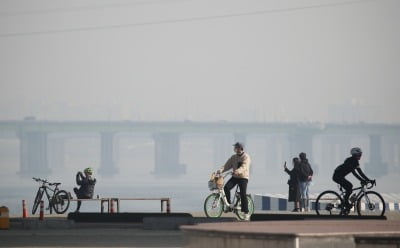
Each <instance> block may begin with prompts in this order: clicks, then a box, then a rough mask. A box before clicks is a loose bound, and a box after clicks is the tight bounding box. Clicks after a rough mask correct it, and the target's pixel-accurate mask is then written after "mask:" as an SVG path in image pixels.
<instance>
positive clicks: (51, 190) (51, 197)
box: [32, 177, 70, 214]
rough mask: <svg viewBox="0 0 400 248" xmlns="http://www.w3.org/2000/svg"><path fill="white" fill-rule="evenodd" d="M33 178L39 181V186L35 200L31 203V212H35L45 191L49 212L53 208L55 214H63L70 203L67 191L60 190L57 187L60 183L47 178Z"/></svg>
mask: <svg viewBox="0 0 400 248" xmlns="http://www.w3.org/2000/svg"><path fill="white" fill-rule="evenodd" d="M33 180H35V181H36V182H39V183H40V186H39V189H38V191H37V193H36V197H35V201H34V203H33V207H32V214H35V213H36V210H37V208H38V207H39V204H40V202H41V201H42V198H43V195H44V194H45V193H46V197H47V200H48V202H49V205H48V207H47V209H48V210H50V214H51V213H52V210H53V209H54V211H55V212H56V213H57V214H63V213H65V212H66V211H67V209H68V207H69V203H70V197H69V194H68V193H67V191H65V190H60V189H59V188H58V186H59V185H60V184H61V183H50V182H48V181H47V180H43V179H40V178H35V177H34V178H33Z"/></svg>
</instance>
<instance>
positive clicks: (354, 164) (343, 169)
mask: <svg viewBox="0 0 400 248" xmlns="http://www.w3.org/2000/svg"><path fill="white" fill-rule="evenodd" d="M356 171H357V172H358V173H357V172H356ZM350 173H352V174H353V175H354V176H355V177H356V178H357V179H358V180H360V181H364V180H366V181H369V178H368V177H367V176H366V175H365V174H364V173H363V172H362V170H361V168H360V163H359V162H358V159H357V158H356V157H349V158H347V159H346V160H345V161H344V163H343V164H341V165H339V166H338V167H336V169H335V173H334V177H335V178H339V179H340V178H344V177H345V176H347V175H348V174H350Z"/></svg>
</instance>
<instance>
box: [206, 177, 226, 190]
mask: <svg viewBox="0 0 400 248" xmlns="http://www.w3.org/2000/svg"><path fill="white" fill-rule="evenodd" d="M223 187H224V178H223V177H215V178H214V179H213V180H210V181H208V188H209V189H210V190H216V189H222V188H223Z"/></svg>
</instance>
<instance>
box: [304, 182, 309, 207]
mask: <svg viewBox="0 0 400 248" xmlns="http://www.w3.org/2000/svg"><path fill="white" fill-rule="evenodd" d="M309 187H310V182H309V181H307V182H306V183H305V189H304V191H305V192H304V193H305V195H304V197H305V206H304V208H305V211H306V212H308V211H309V201H310V196H309V194H308V193H309Z"/></svg>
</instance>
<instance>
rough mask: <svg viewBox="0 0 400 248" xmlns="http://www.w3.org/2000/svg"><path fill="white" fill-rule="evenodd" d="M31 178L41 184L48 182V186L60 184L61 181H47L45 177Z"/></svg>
mask: <svg viewBox="0 0 400 248" xmlns="http://www.w3.org/2000/svg"><path fill="white" fill-rule="evenodd" d="M32 179H33V180H35V181H36V182H41V183H43V184H48V185H49V186H57V185H59V184H61V183H51V182H49V181H47V180H46V179H44V180H43V179H40V178H36V177H32Z"/></svg>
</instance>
